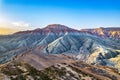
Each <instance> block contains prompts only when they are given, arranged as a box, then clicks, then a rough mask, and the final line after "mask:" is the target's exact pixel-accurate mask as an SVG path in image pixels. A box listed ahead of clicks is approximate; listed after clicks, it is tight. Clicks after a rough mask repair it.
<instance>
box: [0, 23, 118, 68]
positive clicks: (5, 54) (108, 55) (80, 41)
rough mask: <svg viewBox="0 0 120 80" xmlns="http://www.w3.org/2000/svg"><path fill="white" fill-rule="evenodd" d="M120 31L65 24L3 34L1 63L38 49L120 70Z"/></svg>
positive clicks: (0, 53) (0, 40)
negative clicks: (67, 25) (73, 26)
mask: <svg viewBox="0 0 120 80" xmlns="http://www.w3.org/2000/svg"><path fill="white" fill-rule="evenodd" d="M119 32H120V28H98V29H84V30H80V31H78V30H75V29H71V28H69V27H66V26H64V25H60V24H51V25H48V26H47V27H45V28H42V29H35V30H31V31H21V32H17V33H15V34H13V35H6V36H0V63H5V62H8V61H10V60H12V59H13V57H15V56H16V55H19V54H23V55H24V53H30V52H31V51H36V49H37V54H40V53H42V54H45V55H48V54H64V55H67V56H70V57H72V58H73V59H78V60H82V61H85V62H87V63H88V64H95V65H106V66H112V67H114V68H118V69H120V67H119V66H118V65H119V64H118V60H119V59H118V57H119V55H120V39H119ZM34 53H36V52H33V54H34ZM41 56H42V55H41ZM27 57H28V56H27ZM31 58H32V57H31ZM45 58H46V57H45ZM113 58H114V59H113ZM115 58H117V60H115Z"/></svg>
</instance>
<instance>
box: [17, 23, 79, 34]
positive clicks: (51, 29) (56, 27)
mask: <svg viewBox="0 0 120 80" xmlns="http://www.w3.org/2000/svg"><path fill="white" fill-rule="evenodd" d="M66 32H79V31H78V30H75V29H72V28H69V27H67V26H65V25H61V24H50V25H48V26H46V27H45V28H38V29H35V30H29V31H20V32H17V33H15V34H21V33H40V34H47V33H66Z"/></svg>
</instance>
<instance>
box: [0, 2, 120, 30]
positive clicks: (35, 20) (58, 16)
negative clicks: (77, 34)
mask: <svg viewBox="0 0 120 80" xmlns="http://www.w3.org/2000/svg"><path fill="white" fill-rule="evenodd" d="M0 9H1V10H0V14H1V16H2V18H3V19H4V18H5V19H6V20H4V21H8V22H13V23H15V24H16V23H21V24H22V25H23V24H26V25H27V24H30V25H31V26H32V28H38V27H44V26H46V25H48V24H63V25H67V26H69V27H72V28H76V29H81V28H95V27H119V26H120V0H2V2H1V6H0ZM3 19H1V21H2V20H3ZM23 26H24V25H23ZM27 26H28V25H27ZM27 28H28V27H27Z"/></svg>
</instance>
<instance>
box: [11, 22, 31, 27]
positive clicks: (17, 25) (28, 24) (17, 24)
mask: <svg viewBox="0 0 120 80" xmlns="http://www.w3.org/2000/svg"><path fill="white" fill-rule="evenodd" d="M12 25H13V26H16V27H30V23H26V22H24V21H19V22H12Z"/></svg>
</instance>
